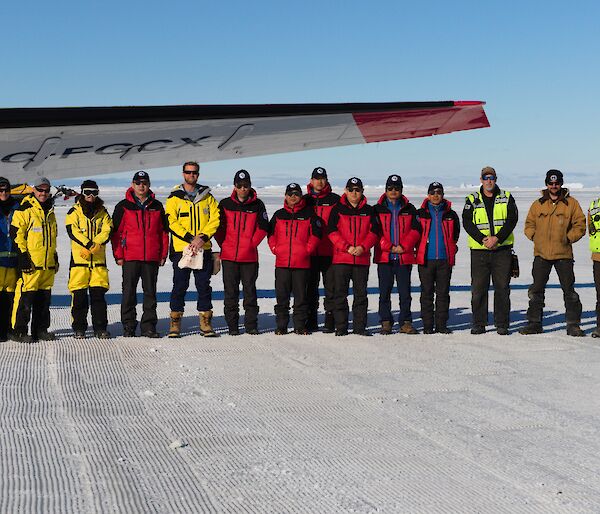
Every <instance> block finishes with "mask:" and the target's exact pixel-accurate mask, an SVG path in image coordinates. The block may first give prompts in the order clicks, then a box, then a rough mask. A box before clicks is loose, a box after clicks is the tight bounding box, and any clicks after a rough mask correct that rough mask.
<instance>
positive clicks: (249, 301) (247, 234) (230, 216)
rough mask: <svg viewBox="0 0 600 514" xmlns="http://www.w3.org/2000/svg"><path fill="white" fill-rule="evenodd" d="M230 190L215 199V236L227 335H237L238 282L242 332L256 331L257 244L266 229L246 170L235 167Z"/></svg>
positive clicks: (261, 207) (264, 214)
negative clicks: (241, 300) (244, 329)
mask: <svg viewBox="0 0 600 514" xmlns="http://www.w3.org/2000/svg"><path fill="white" fill-rule="evenodd" d="M233 186H234V187H233V192H232V193H231V196H230V197H228V198H224V199H223V200H221V201H220V202H219V211H220V216H219V219H220V223H221V224H220V226H219V230H217V233H216V234H215V240H216V241H217V243H219V246H220V247H221V265H222V267H223V289H224V293H225V298H224V302H223V303H224V314H225V321H226V322H227V327H228V329H229V335H232V336H237V335H239V333H240V330H239V318H240V304H239V302H240V282H241V283H242V287H243V289H244V312H245V316H244V326H245V327H246V333H247V334H252V335H256V334H258V301H257V299H256V279H257V278H258V245H259V244H260V243H261V241H262V240H263V239H264V238H265V236H266V235H267V233H268V231H269V218H268V216H267V211H266V209H265V204H264V203H263V202H262V200H259V199H258V197H257V195H256V191H255V190H254V189H252V182H251V180H250V173H248V172H247V171H246V170H239V171H238V172H237V173H236V174H235V176H234V177H233Z"/></svg>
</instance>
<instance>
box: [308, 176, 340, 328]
mask: <svg viewBox="0 0 600 514" xmlns="http://www.w3.org/2000/svg"><path fill="white" fill-rule="evenodd" d="M306 188H307V191H308V193H307V194H306V195H304V198H305V199H306V204H307V205H309V206H310V207H312V208H313V210H314V211H315V214H316V215H317V216H318V217H319V218H321V220H322V221H323V226H324V227H326V226H327V222H328V221H329V215H330V214H331V209H333V206H334V205H335V204H336V203H338V202H339V201H340V196H339V195H337V194H335V193H333V192H332V191H331V186H330V185H329V181H328V180H327V171H326V170H325V168H321V167H317V168H315V169H314V170H313V172H312V175H311V179H310V183H309V184H308V186H306ZM332 256H333V245H332V244H331V241H330V240H329V236H328V235H327V234H323V237H322V239H321V242H320V243H319V247H318V248H317V251H316V253H315V255H313V256H312V257H311V258H310V274H309V277H308V321H307V323H306V328H307V329H308V330H309V331H311V332H312V331H315V330H318V328H319V322H318V315H317V314H318V311H319V281H320V279H321V275H323V287H324V288H325V298H324V299H323V306H324V308H325V325H324V327H323V332H325V333H327V334H330V333H332V332H333V331H334V330H335V323H334V321H333V275H332V271H333V270H332V269H331V261H332V258H333V257H332Z"/></svg>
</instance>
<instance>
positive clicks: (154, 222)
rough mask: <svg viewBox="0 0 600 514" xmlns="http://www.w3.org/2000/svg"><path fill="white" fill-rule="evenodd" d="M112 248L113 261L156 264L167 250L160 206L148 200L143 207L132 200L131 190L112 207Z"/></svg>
mask: <svg viewBox="0 0 600 514" xmlns="http://www.w3.org/2000/svg"><path fill="white" fill-rule="evenodd" d="M113 224H114V232H113V235H112V248H113V255H114V257H115V260H119V259H124V260H126V261H146V262H160V261H162V260H165V259H166V258H167V253H168V251H169V228H168V224H167V217H166V215H165V210H164V209H163V205H162V203H160V202H159V201H158V200H156V199H155V198H154V193H153V192H152V191H150V197H149V200H148V201H147V203H146V205H145V207H144V208H142V207H140V205H139V204H138V203H137V202H136V200H135V195H134V193H133V189H132V188H131V187H130V188H129V189H128V190H127V192H126V193H125V199H124V200H121V201H120V202H119V203H118V204H117V205H116V207H115V212H114V214H113Z"/></svg>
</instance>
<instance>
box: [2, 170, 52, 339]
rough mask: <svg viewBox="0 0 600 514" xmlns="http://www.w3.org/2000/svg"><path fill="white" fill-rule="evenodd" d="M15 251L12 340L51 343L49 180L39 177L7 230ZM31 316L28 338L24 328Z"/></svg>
mask: <svg viewBox="0 0 600 514" xmlns="http://www.w3.org/2000/svg"><path fill="white" fill-rule="evenodd" d="M10 233H11V237H12V238H13V241H14V242H15V245H16V247H17V252H18V257H17V260H18V268H19V271H20V274H21V275H20V278H19V280H18V281H17V288H16V291H15V299H14V304H13V311H12V333H11V335H10V337H11V339H12V340H14V341H19V342H21V343H30V342H32V341H38V340H43V341H50V340H53V339H54V338H55V337H54V334H53V333H52V332H48V328H49V327H50V300H51V296H52V294H51V289H52V286H53V285H54V276H55V275H56V273H57V272H58V255H57V253H56V235H57V226H56V216H55V215H54V201H53V199H52V196H51V195H50V181H49V180H48V179H47V178H45V177H39V178H38V179H36V181H35V182H34V184H33V192H32V193H31V194H29V195H27V196H26V197H25V198H23V201H22V202H21V205H20V207H19V209H18V210H17V211H15V213H14V215H13V219H12V223H11V228H10ZM30 317H31V336H30V335H28V334H27V326H28V324H29V319H30Z"/></svg>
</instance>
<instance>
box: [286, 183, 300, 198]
mask: <svg viewBox="0 0 600 514" xmlns="http://www.w3.org/2000/svg"><path fill="white" fill-rule="evenodd" d="M292 193H300V195H302V188H301V187H300V185H299V184H296V183H295V182H292V183H291V184H288V185H287V187H286V188H285V194H286V195H291V194H292Z"/></svg>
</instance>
